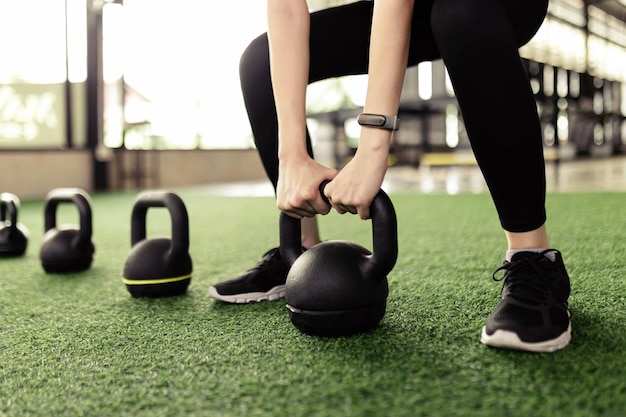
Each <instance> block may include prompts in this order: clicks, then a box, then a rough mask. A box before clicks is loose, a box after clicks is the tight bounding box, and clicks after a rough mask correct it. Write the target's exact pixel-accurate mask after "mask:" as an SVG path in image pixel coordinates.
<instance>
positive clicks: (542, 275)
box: [492, 251, 550, 304]
mask: <svg viewBox="0 0 626 417" xmlns="http://www.w3.org/2000/svg"><path fill="white" fill-rule="evenodd" d="M546 252H547V251H544V252H540V253H537V255H534V256H533V255H531V256H527V257H524V258H521V259H518V260H515V261H512V262H509V261H505V262H504V264H503V265H502V266H501V267H499V268H498V269H496V270H495V271H494V273H493V275H492V278H493V280H494V281H503V280H504V282H505V287H506V289H507V291H508V293H509V295H510V296H511V297H513V298H514V299H516V300H518V301H521V302H524V303H530V304H544V303H546V301H547V300H548V299H549V298H550V290H549V288H548V285H547V283H546V271H545V270H544V269H543V268H542V267H541V265H540V263H541V262H550V260H548V259H547V258H546V257H545V253H546ZM500 271H505V272H504V274H502V276H497V274H498V272H500ZM524 271H528V272H531V273H528V272H526V273H524Z"/></svg>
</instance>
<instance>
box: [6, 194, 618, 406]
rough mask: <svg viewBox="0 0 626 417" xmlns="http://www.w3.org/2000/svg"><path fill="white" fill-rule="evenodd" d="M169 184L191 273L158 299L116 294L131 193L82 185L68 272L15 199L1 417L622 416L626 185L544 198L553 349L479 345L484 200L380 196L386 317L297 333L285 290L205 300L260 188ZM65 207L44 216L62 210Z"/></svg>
mask: <svg viewBox="0 0 626 417" xmlns="http://www.w3.org/2000/svg"><path fill="white" fill-rule="evenodd" d="M179 195H180V196H181V197H182V198H183V200H184V201H185V203H186V205H187V209H188V211H189V217H190V225H191V248H190V253H191V256H192V258H193V261H194V274H193V279H192V282H191V285H190V287H189V290H188V293H187V294H186V295H184V296H179V297H172V298H162V299H134V298H131V297H130V295H129V293H128V292H127V291H126V288H125V287H124V285H123V284H122V282H121V278H122V270H123V266H124V262H125V260H126V257H127V256H128V253H129V251H130V212H131V209H132V205H133V201H134V198H135V196H136V194H135V193H124V194H105V195H93V196H92V198H93V209H94V242H95V245H96V255H95V260H94V263H93V265H92V267H91V268H90V269H89V270H88V271H86V272H82V273H77V274H70V275H58V274H57V275H54V274H52V275H49V274H45V273H44V272H43V269H42V268H41V265H40V263H39V257H38V251H39V247H40V244H41V240H42V235H43V202H41V201H35V202H23V204H22V209H21V211H20V222H22V223H24V224H25V225H26V226H27V227H28V228H29V229H30V231H31V237H30V241H29V248H28V251H27V254H26V255H25V256H24V257H21V258H13V259H0V312H1V320H0V416H5V415H6V416H20V417H21V416H182V415H185V416H244V415H245V416H568V417H583V416H585V417H586V416H613V417H617V416H624V415H626V325H625V320H626V314H625V308H626V278H625V277H624V275H625V273H626V260H625V258H624V254H625V250H624V248H625V246H626V243H625V242H626V228H625V227H624V226H625V224H626V210H625V209H624V206H625V203H626V196H625V195H623V194H619V193H586V194H551V195H549V197H548V211H549V222H548V227H549V232H550V235H551V239H552V244H553V246H554V247H556V248H558V249H560V250H561V251H562V252H563V254H564V258H565V262H566V265H567V267H568V270H569V273H570V276H571V279H572V289H573V290H572V296H571V298H570V302H571V308H572V314H573V316H572V323H573V339H572V342H571V344H570V345H569V346H568V347H567V348H565V349H564V350H562V351H559V352H556V353H553V354H530V353H520V352H508V351H502V350H495V349H490V348H487V347H485V346H483V345H481V344H480V343H479V342H478V339H479V334H480V329H481V327H482V325H483V324H484V321H485V319H486V317H487V316H488V315H489V313H490V312H491V309H492V308H493V307H494V306H495V304H496V302H497V299H498V296H499V290H500V285H501V284H500V283H496V282H494V281H492V280H491V273H492V272H493V270H494V269H495V268H497V267H498V266H500V264H501V262H502V258H503V256H504V249H505V247H504V245H505V242H504V238H503V235H502V232H501V230H500V228H499V225H498V223H497V218H496V215H495V211H494V209H493V206H492V203H491V201H490V199H489V197H488V196H487V195H469V194H468V195H456V196H448V195H416V194H397V195H392V200H393V202H394V204H395V207H396V211H397V214H398V223H399V244H400V254H399V258H398V262H397V264H396V267H395V268H394V270H393V271H392V273H391V274H390V275H389V286H390V296H389V299H388V306H387V314H386V316H385V318H384V319H383V322H382V324H381V327H380V328H379V329H377V330H376V331H374V332H371V333H367V334H362V335H357V336H353V337H349V338H337V339H327V338H315V337H310V336H305V335H303V334H301V333H299V331H298V330H296V329H295V327H293V326H292V325H291V323H290V321H289V318H288V315H287V313H286V311H285V308H284V301H282V300H281V301H274V302H263V303H259V304H253V305H228V304H223V303H218V302H215V301H213V300H211V299H210V298H208V297H207V296H206V292H207V289H208V287H209V286H210V285H211V284H213V283H216V282H219V281H222V280H224V279H228V278H231V277H234V276H236V275H238V274H239V273H241V272H243V271H244V270H246V269H247V268H249V267H250V266H252V265H253V264H254V263H255V262H257V261H258V260H259V258H260V256H261V254H262V253H263V252H264V251H265V250H267V249H269V248H270V247H272V246H275V245H276V244H277V242H278V237H277V233H276V231H277V219H278V215H277V211H276V209H275V207H274V201H273V199H271V198H229V197H219V196H214V195H209V194H207V193H203V192H202V190H180V191H179ZM64 207H65V206H61V207H60V209H59V216H58V217H59V222H58V223H59V224H63V223H64V222H69V223H76V221H77V220H75V217H76V215H75V213H74V212H73V211H72V209H71V208H68V209H67V210H65V209H64ZM64 216H67V217H64ZM65 219H67V220H65ZM169 227H170V224H169V217H168V216H167V214H166V212H165V211H164V209H151V211H149V212H148V237H156V236H159V235H166V236H169ZM321 229H322V233H323V237H324V238H325V239H348V240H352V241H355V242H357V243H360V244H362V245H363V246H366V247H371V237H370V233H371V231H370V223H369V222H361V221H359V220H358V219H356V218H355V217H353V216H339V215H337V214H332V215H330V216H327V217H325V218H323V219H322V220H321Z"/></svg>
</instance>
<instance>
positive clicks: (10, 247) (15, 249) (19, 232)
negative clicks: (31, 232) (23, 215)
mask: <svg viewBox="0 0 626 417" xmlns="http://www.w3.org/2000/svg"><path fill="white" fill-rule="evenodd" d="M19 208H20V199H19V198H17V196H16V195H15V194H11V193H2V194H0V257H5V256H6V257H9V256H21V255H23V254H24V252H26V247H27V246H28V229H27V228H26V227H25V226H24V225H23V224H21V223H18V222H17V212H18V210H19ZM7 214H8V216H7Z"/></svg>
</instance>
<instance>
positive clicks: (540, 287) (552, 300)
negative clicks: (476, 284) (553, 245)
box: [480, 249, 572, 352]
mask: <svg viewBox="0 0 626 417" xmlns="http://www.w3.org/2000/svg"><path fill="white" fill-rule="evenodd" d="M500 271H505V272H504V275H502V276H501V277H497V276H496V274H497V273H498V272H500ZM493 279H494V280H496V281H502V280H504V284H503V287H502V298H501V300H500V303H499V304H498V306H497V307H496V308H495V310H494V311H493V312H492V313H491V315H490V316H489V319H488V320H487V324H486V326H485V327H483V331H482V335H481V338H480V341H481V342H482V343H484V344H486V345H489V346H493V347H498V348H505V349H516V350H525V351H529V352H553V351H555V350H558V349H562V348H564V347H565V346H567V344H568V343H569V341H570V339H571V332H572V330H571V324H570V311H569V308H568V305H567V299H568V297H569V293H570V283H569V276H568V275H567V271H566V270H565V265H564V264H563V259H562V257H561V253H560V252H559V251H557V250H554V249H547V250H545V251H543V252H540V253H536V252H518V253H516V254H515V255H513V258H512V259H511V261H510V262H509V261H504V265H502V266H501V267H500V268H498V269H496V271H495V272H494V273H493Z"/></svg>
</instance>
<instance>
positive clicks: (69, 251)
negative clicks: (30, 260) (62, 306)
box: [39, 188, 95, 272]
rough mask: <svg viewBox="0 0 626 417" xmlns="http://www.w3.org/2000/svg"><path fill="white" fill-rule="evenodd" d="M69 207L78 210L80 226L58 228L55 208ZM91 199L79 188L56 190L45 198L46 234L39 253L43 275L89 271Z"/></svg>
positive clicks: (91, 254) (90, 255)
mask: <svg viewBox="0 0 626 417" xmlns="http://www.w3.org/2000/svg"><path fill="white" fill-rule="evenodd" d="M61 203H71V204H74V205H75V206H76V208H77V209H78V217H79V225H74V224H64V225H61V226H57V219H56V214H57V208H58V206H59V204H61ZM91 219H92V215H91V199H90V197H89V194H87V193H86V192H85V191H84V190H81V189H80V188H56V189H54V190H52V191H50V192H49V193H48V195H47V196H46V203H45V207H44V228H45V234H44V237H43V243H42V245H41V249H40V251H39V257H40V259H41V265H42V266H43V269H44V270H45V271H46V272H78V271H83V270H85V269H89V267H90V266H91V262H92V261H93V254H94V252H95V246H94V244H93V242H92V240H91V234H92V221H91Z"/></svg>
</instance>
